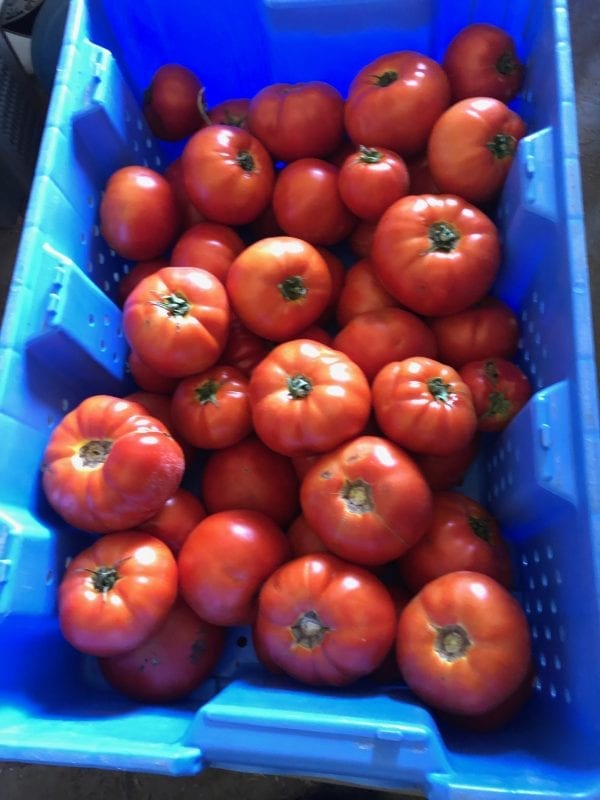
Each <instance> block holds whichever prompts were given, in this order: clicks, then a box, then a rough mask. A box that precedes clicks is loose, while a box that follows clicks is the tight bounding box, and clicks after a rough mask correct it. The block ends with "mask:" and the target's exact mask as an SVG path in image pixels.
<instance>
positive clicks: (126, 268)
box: [123, 264, 131, 275]
mask: <svg viewBox="0 0 600 800" xmlns="http://www.w3.org/2000/svg"><path fill="white" fill-rule="evenodd" d="M130 272H131V267H130V266H129V264H123V274H124V275H129V273H130Z"/></svg>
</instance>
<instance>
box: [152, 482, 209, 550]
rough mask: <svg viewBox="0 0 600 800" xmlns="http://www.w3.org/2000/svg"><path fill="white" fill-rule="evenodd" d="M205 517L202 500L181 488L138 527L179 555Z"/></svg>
mask: <svg viewBox="0 0 600 800" xmlns="http://www.w3.org/2000/svg"><path fill="white" fill-rule="evenodd" d="M205 516H206V511H205V510H204V506H203V505H202V503H201V502H200V500H198V498H197V497H196V496H195V495H193V494H192V493H191V492H188V490H187V489H182V488H181V487H180V488H179V489H177V491H176V492H175V494H174V495H173V497H169V499H168V500H167V502H166V503H165V504H164V506H163V507H162V508H161V509H160V511H159V512H158V513H157V514H155V515H154V516H153V517H150V519H148V520H146V522H142V524H141V525H138V530H141V531H145V532H146V533H149V534H150V535H151V536H156V538H157V539H160V540H161V541H162V542H164V543H165V544H167V545H168V546H169V547H170V548H171V551H172V552H173V553H175V554H177V553H178V552H179V550H180V549H181V545H182V544H183V542H184V541H185V539H186V538H187V536H188V534H189V533H190V532H191V531H192V530H193V529H194V528H195V527H196V525H197V524H198V523H199V522H201V521H202V520H203V519H204V517H205Z"/></svg>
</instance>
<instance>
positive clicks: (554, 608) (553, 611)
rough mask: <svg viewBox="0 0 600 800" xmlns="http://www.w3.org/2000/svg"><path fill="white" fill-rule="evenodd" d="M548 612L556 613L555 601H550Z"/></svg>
mask: <svg viewBox="0 0 600 800" xmlns="http://www.w3.org/2000/svg"><path fill="white" fill-rule="evenodd" d="M550 611H551V612H552V613H553V614H557V613H558V606H557V605H556V600H550Z"/></svg>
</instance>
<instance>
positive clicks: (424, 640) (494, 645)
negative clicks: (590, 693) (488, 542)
mask: <svg viewBox="0 0 600 800" xmlns="http://www.w3.org/2000/svg"><path fill="white" fill-rule="evenodd" d="M396 658H397V661H398V666H399V668H400V671H401V672H402V676H403V677H404V680H405V681H406V683H407V684H408V686H409V688H410V689H412V691H413V692H414V693H415V694H416V695H417V696H418V697H419V698H421V699H422V700H424V701H425V702H426V703H428V704H430V705H431V706H432V707H433V708H435V709H440V710H442V711H450V712H455V713H459V714H483V713H485V712H486V711H489V710H490V709H492V708H495V707H497V706H498V705H499V704H500V703H502V702H503V701H504V700H506V699H507V698H508V697H509V696H510V695H511V694H512V693H513V692H514V691H516V689H517V688H518V686H519V685H520V684H521V682H522V681H523V679H524V678H525V675H526V673H527V670H528V669H529V664H530V661H531V642H530V635H529V628H528V624H527V619H526V617H525V614H524V613H523V610H522V609H521V607H520V605H519V604H518V602H517V601H516V600H515V599H514V597H513V596H512V595H511V594H510V592H508V590H507V589H505V588H504V587H503V586H501V585H500V584H499V583H498V582H497V581H495V580H494V579H493V578H490V577H489V576H487V575H481V574H479V573H477V572H470V571H461V572H450V573H448V574H447V575H442V576H441V577H440V578H436V579H435V580H433V581H430V582H429V583H428V584H426V586H424V587H423V589H421V591H420V592H419V594H417V595H416V596H415V597H414V598H413V599H412V600H411V601H410V602H409V603H408V605H407V606H406V607H405V609H404V611H403V612H402V613H401V615H400V622H399V624H398V634H397V638H396Z"/></svg>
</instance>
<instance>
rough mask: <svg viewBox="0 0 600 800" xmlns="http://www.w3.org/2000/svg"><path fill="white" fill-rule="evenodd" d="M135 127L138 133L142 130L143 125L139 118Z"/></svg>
mask: <svg viewBox="0 0 600 800" xmlns="http://www.w3.org/2000/svg"><path fill="white" fill-rule="evenodd" d="M135 127H136V128H137V129H138V131H141V130H143V128H144V123H143V122H142V120H141V119H140V118H139V117H138V118H137V120H136V123H135Z"/></svg>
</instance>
